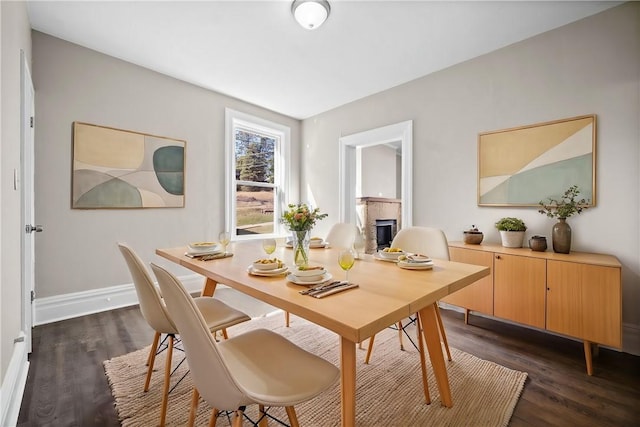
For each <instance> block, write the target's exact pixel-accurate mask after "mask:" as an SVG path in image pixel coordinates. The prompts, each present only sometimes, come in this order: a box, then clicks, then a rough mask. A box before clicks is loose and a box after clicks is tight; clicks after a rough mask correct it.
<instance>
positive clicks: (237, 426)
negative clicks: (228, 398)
mask: <svg viewBox="0 0 640 427" xmlns="http://www.w3.org/2000/svg"><path fill="white" fill-rule="evenodd" d="M243 413H244V411H243V410H242V409H238V410H236V411H235V412H234V413H233V424H232V425H233V427H242V418H243V416H242V414H243Z"/></svg>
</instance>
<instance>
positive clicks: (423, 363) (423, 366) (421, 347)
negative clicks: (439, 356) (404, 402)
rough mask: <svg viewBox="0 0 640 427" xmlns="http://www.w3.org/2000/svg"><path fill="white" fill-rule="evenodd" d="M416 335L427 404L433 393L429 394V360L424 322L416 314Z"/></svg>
mask: <svg viewBox="0 0 640 427" xmlns="http://www.w3.org/2000/svg"><path fill="white" fill-rule="evenodd" d="M416 335H417V339H418V348H419V353H420V368H421V370H422V387H423V389H424V400H425V402H426V403H427V405H429V404H431V395H430V394H429V382H428V380H427V362H426V360H425V356H424V341H423V339H422V323H420V316H419V315H416Z"/></svg>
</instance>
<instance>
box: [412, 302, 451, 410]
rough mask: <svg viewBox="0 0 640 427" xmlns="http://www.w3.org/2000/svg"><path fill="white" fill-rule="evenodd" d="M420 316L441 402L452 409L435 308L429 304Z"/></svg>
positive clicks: (421, 311)
mask: <svg viewBox="0 0 640 427" xmlns="http://www.w3.org/2000/svg"><path fill="white" fill-rule="evenodd" d="M419 315H420V320H421V322H422V335H424V340H425V341H426V343H427V349H428V350H429V359H430V360H431V366H432V367H433V373H434V375H435V377H436V383H437V384H438V390H439V391H440V400H442V404H443V405H444V406H446V407H447V408H451V407H452V406H453V401H452V400H451V388H450V387H449V377H448V375H447V366H446V365H445V363H444V356H443V355H442V344H441V343H440V333H439V332H438V319H437V317H436V311H435V306H434V305H433V304H429V305H428V306H426V307H425V308H423V309H422V310H420V313H419Z"/></svg>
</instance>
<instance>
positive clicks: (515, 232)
mask: <svg viewBox="0 0 640 427" xmlns="http://www.w3.org/2000/svg"><path fill="white" fill-rule="evenodd" d="M495 225H496V228H497V229H498V230H499V231H500V238H501V239H502V246H504V247H505V248H521V247H522V242H523V241H524V232H525V231H526V230H527V226H526V225H525V223H524V221H523V220H521V219H520V218H513V217H505V218H502V219H500V220H499V221H498V222H496V224H495Z"/></svg>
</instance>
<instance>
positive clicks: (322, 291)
mask: <svg viewBox="0 0 640 427" xmlns="http://www.w3.org/2000/svg"><path fill="white" fill-rule="evenodd" d="M357 287H358V285H357V284H356V283H349V282H347V281H346V280H344V281H335V282H329V283H324V284H322V285H320V286H314V287H313V288H309V289H305V290H303V291H300V294H301V295H309V296H311V297H314V298H324V297H326V296H329V295H333V294H337V293H338V292H342V291H346V290H347V289H353V288H357Z"/></svg>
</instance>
